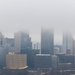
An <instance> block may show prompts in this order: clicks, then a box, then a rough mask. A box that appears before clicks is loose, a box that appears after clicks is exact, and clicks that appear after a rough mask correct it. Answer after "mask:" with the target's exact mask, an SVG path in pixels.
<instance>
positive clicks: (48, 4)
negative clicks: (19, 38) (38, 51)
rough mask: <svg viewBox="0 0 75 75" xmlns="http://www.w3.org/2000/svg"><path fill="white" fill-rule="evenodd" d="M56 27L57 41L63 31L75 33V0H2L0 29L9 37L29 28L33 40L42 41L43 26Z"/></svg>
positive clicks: (0, 0) (56, 41) (59, 40)
mask: <svg viewBox="0 0 75 75" xmlns="http://www.w3.org/2000/svg"><path fill="white" fill-rule="evenodd" d="M44 26H45V27H48V28H52V27H53V28H54V31H55V43H61V39H62V38H61V33H62V31H64V30H71V31H72V32H73V33H75V0H0V31H1V32H2V33H3V34H4V35H5V36H8V37H13V36H14V35H13V33H14V32H16V31H19V30H28V31H29V32H30V35H31V36H32V41H40V30H41V27H44Z"/></svg>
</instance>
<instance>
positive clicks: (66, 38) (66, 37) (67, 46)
mask: <svg viewBox="0 0 75 75" xmlns="http://www.w3.org/2000/svg"><path fill="white" fill-rule="evenodd" d="M62 53H63V54H73V36H72V34H71V33H70V32H65V33H63V46H62Z"/></svg>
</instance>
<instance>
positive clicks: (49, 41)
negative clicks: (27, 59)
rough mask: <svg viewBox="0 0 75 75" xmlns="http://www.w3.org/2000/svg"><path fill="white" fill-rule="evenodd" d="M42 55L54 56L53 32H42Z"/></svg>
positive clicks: (44, 30) (47, 30) (46, 30)
mask: <svg viewBox="0 0 75 75" xmlns="http://www.w3.org/2000/svg"><path fill="white" fill-rule="evenodd" d="M41 54H51V55H53V54H54V33H53V30H52V29H51V30H49V29H42V30H41Z"/></svg>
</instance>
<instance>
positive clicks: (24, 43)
mask: <svg viewBox="0 0 75 75" xmlns="http://www.w3.org/2000/svg"><path fill="white" fill-rule="evenodd" d="M14 38H15V51H16V53H22V54H23V53H25V50H31V49H32V42H31V38H30V36H29V34H28V33H25V32H17V33H15V35H14Z"/></svg>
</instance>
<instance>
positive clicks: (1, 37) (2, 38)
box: [0, 32, 4, 46]
mask: <svg viewBox="0 0 75 75" xmlns="http://www.w3.org/2000/svg"><path fill="white" fill-rule="evenodd" d="M0 46H4V36H3V34H2V33H1V32H0Z"/></svg>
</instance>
